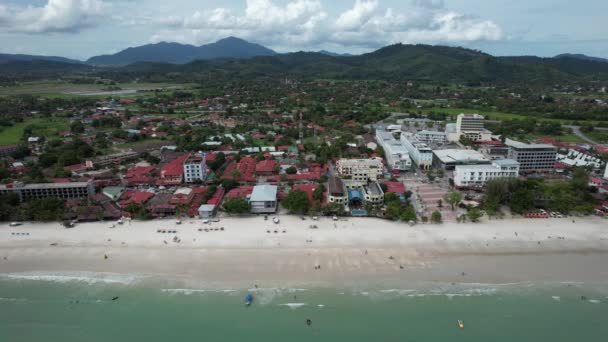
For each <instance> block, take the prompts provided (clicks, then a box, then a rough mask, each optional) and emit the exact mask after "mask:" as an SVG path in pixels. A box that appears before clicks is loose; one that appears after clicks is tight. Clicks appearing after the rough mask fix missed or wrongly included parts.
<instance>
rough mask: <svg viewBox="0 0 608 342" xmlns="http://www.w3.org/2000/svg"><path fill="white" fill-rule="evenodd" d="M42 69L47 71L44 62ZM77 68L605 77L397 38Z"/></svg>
mask: <svg viewBox="0 0 608 342" xmlns="http://www.w3.org/2000/svg"><path fill="white" fill-rule="evenodd" d="M68 65H69V64H68ZM30 67H31V68H32V69H30V70H29V74H30V75H31V74H32V73H35V71H36V70H35V69H33V68H35V67H40V68H41V69H44V68H43V65H41V64H38V65H37V66H35V65H30ZM63 67H66V66H65V65H64V66H63ZM46 69H47V71H48V67H47V68H46ZM67 69H69V68H67ZM83 69H86V70H83ZM83 71H84V72H89V73H93V74H96V75H98V76H102V77H107V78H113V79H132V78H139V79H141V80H154V81H156V80H164V79H171V80H173V81H180V80H183V81H196V80H202V79H209V78H211V77H213V78H214V79H226V80H229V79H235V78H239V77H240V78H243V77H246V78H259V77H297V78H307V79H310V78H325V79H386V80H429V81H435V82H457V83H517V82H521V83H526V84H530V83H535V84H546V85H551V84H554V83H556V82H582V81H591V80H601V81H607V80H608V63H604V62H598V61H593V60H585V59H580V58H570V57H564V56H562V57H559V58H539V57H527V56H524V57H494V56H491V55H489V54H486V53H482V52H479V51H475V50H470V49H464V48H455V47H445V46H430V45H402V44H397V45H391V46H387V47H384V48H382V49H379V50H377V51H374V52H372V53H368V54H363V55H358V56H329V55H326V54H323V53H316V52H296V53H289V54H280V55H274V56H261V57H254V58H250V59H215V60H197V61H194V62H190V63H187V64H182V65H174V64H166V63H136V64H131V65H128V66H124V67H113V68H96V69H95V70H93V69H92V68H83V66H82V65H74V71H73V72H83ZM8 72H9V70H7V68H6V67H5V65H2V64H0V75H4V76H7V73H8ZM65 72H68V70H66V71H65ZM43 76H44V73H40V77H43Z"/></svg>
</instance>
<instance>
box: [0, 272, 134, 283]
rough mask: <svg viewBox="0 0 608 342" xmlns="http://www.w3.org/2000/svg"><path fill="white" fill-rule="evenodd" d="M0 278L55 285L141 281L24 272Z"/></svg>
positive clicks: (101, 275)
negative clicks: (53, 283)
mask: <svg viewBox="0 0 608 342" xmlns="http://www.w3.org/2000/svg"><path fill="white" fill-rule="evenodd" d="M0 277H2V278H5V279H12V280H31V281H45V282H55V283H69V282H79V283H87V284H97V283H103V284H123V285H129V284H133V283H135V282H137V281H139V280H141V279H142V277H141V276H138V275H130V274H118V273H103V272H61V273H46V272H44V273H43V272H24V273H5V274H1V275H0Z"/></svg>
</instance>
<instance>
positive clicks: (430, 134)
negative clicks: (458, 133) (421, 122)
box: [416, 130, 447, 144]
mask: <svg viewBox="0 0 608 342" xmlns="http://www.w3.org/2000/svg"><path fill="white" fill-rule="evenodd" d="M416 139H418V141H420V142H423V143H426V144H444V143H445V142H446V140H447V136H446V134H445V132H438V131H427V130H422V131H419V132H418V133H416Z"/></svg>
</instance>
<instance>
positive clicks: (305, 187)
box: [291, 184, 319, 203]
mask: <svg viewBox="0 0 608 342" xmlns="http://www.w3.org/2000/svg"><path fill="white" fill-rule="evenodd" d="M318 187H319V184H296V185H294V186H293V187H292V188H291V190H299V191H304V192H305V193H306V194H307V195H308V199H309V200H310V203H313V202H314V201H315V199H314V198H313V196H312V194H313V193H314V191H315V189H316V188H318Z"/></svg>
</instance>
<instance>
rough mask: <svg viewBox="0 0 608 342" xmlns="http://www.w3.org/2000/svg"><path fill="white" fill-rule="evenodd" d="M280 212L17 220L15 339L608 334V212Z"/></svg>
mask: <svg viewBox="0 0 608 342" xmlns="http://www.w3.org/2000/svg"><path fill="white" fill-rule="evenodd" d="M280 219H281V222H280V224H277V225H275V224H273V223H272V221H271V220H268V221H265V220H264V219H263V217H250V218H222V219H221V220H220V222H217V223H212V224H203V223H202V222H201V221H200V220H188V221H184V222H183V223H182V224H179V225H178V224H176V222H175V221H174V220H155V221H146V222H139V221H132V222H128V221H127V222H125V223H124V224H123V225H115V227H114V228H110V226H111V224H110V223H108V222H102V223H82V224H77V225H76V227H74V228H71V229H66V228H64V227H63V226H61V225H60V224H59V223H45V224H41V223H35V224H24V225H23V226H20V227H8V226H4V227H2V228H1V229H0V340H2V341H4V340H6V341H11V342H16V341H17V342H18V341H23V342H29V341H41V340H44V341H61V342H72V341H73V342H77V341H83V340H87V341H100V342H101V341H108V340H112V341H133V340H146V341H150V342H154V341H159V342H160V341H166V340H168V339H175V338H177V339H179V340H210V341H242V340H245V339H247V340H249V341H278V340H289V341H312V340H314V341H332V342H334V341H349V342H353V341H362V342H363V341H369V340H373V339H378V338H379V339H380V340H382V341H409V340H415V341H447V340H449V341H467V342H471V341H480V342H481V341H488V340H492V341H505V342H507V341H564V342H567V341H572V340H574V339H580V340H584V341H603V340H604V339H605V336H606V334H608V328H607V327H608V325H607V324H606V323H607V322H608V321H607V320H606V317H607V314H608V268H607V267H606V264H607V261H608V225H606V221H603V220H600V219H597V218H584V219H581V218H576V219H574V220H575V222H572V219H550V220H536V221H535V220H529V219H528V220H524V219H516V220H514V219H505V220H498V221H491V222H487V221H484V222H480V223H465V224H456V223H446V224H441V225H430V224H426V225H425V224H419V225H416V226H412V227H410V226H409V225H406V224H402V223H393V222H388V221H382V220H377V219H363V218H356V219H355V218H348V219H341V220H339V221H337V222H334V221H333V220H331V219H330V218H321V219H320V220H319V221H313V220H310V219H307V220H305V221H303V220H301V219H300V218H298V217H295V216H281V217H280ZM311 225H316V226H317V228H315V229H311V228H310V226H311ZM222 228H223V230H221V229H222ZM199 229H201V231H199ZM204 229H207V230H208V231H207V232H205V230H204ZM210 229H213V230H212V231H211V230H210ZM216 229H217V230H216ZM158 230H161V231H162V230H165V231H168V230H171V231H173V230H176V231H177V232H176V233H167V232H165V233H162V232H161V233H159V232H157V231H158ZM275 230H276V233H275ZM268 231H270V233H269V232H268ZM283 231H285V233H283ZM13 233H19V235H16V234H13ZM28 234H29V235H28ZM539 242H540V243H539ZM246 294H252V295H253V304H252V306H251V307H245V305H244V302H243V301H244V298H245V295H246ZM457 320H462V321H464V324H465V329H460V328H459V327H458V325H457V324H456V323H457ZM308 322H310V325H309V324H308ZM558 323H559V324H558Z"/></svg>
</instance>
